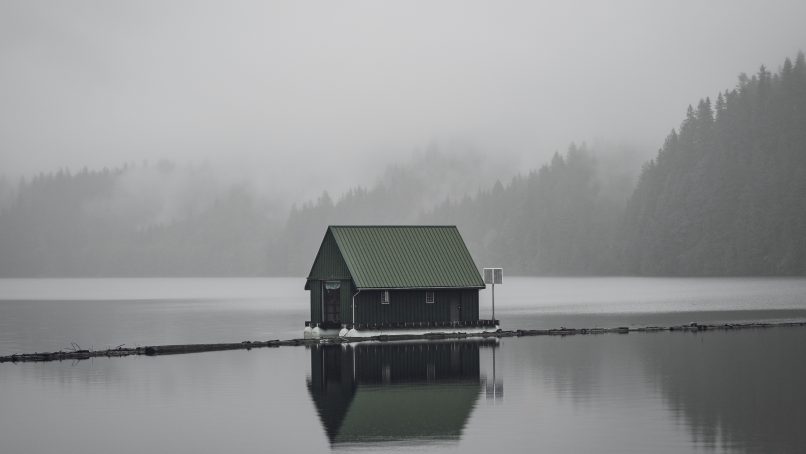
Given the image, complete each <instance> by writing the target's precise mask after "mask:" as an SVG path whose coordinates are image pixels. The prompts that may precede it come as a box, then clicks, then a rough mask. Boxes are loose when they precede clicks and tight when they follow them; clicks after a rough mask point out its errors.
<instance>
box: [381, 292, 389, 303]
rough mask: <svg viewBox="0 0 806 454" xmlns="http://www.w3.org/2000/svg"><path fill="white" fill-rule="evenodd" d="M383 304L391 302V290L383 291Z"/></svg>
mask: <svg viewBox="0 0 806 454" xmlns="http://www.w3.org/2000/svg"><path fill="white" fill-rule="evenodd" d="M381 304H389V290H383V291H381Z"/></svg>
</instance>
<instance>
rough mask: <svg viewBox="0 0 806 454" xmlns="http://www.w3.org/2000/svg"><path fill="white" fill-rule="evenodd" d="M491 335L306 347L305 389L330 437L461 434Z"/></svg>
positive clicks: (402, 438)
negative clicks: (308, 372) (472, 338)
mask: <svg viewBox="0 0 806 454" xmlns="http://www.w3.org/2000/svg"><path fill="white" fill-rule="evenodd" d="M495 344H496V341H495V340H488V341H481V342H476V341H474V342H471V341H452V342H442V341H439V342H437V341H431V342H383V343H360V344H352V345H348V344H341V345H338V344H331V345H327V344H325V345H317V346H314V347H311V376H310V377H309V378H308V391H309V392H310V394H311V398H312V399H313V402H314V405H315V406H316V409H317V412H318V413H319V417H320V419H321V420H322V425H323V426H324V429H325V432H326V434H327V437H328V439H329V440H330V443H331V444H338V443H367V442H370V443H373V442H407V443H408V442H412V441H422V442H433V441H446V440H447V441H449V440H459V438H460V437H461V436H462V430H463V429H464V426H465V424H466V423H467V420H468V418H469V417H470V414H471V413H472V411H473V408H474V407H475V405H476V402H477V400H478V398H479V395H480V394H481V392H482V389H483V387H484V384H485V382H486V380H484V379H483V377H482V375H481V373H480V364H479V362H480V361H479V357H480V351H479V349H480V348H484V347H491V346H494V345H495Z"/></svg>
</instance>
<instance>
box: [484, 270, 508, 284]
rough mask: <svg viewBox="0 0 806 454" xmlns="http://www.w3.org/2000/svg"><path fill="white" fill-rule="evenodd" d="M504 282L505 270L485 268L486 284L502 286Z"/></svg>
mask: <svg viewBox="0 0 806 454" xmlns="http://www.w3.org/2000/svg"><path fill="white" fill-rule="evenodd" d="M503 280H504V269H503V268H484V283H485V284H501V283H502V282H503Z"/></svg>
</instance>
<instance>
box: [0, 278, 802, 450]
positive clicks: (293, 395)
mask: <svg viewBox="0 0 806 454" xmlns="http://www.w3.org/2000/svg"><path fill="white" fill-rule="evenodd" d="M303 284H304V282H303V281H301V280H299V279H138V280H126V279H120V280H117V279H103V280H69V279H68V280H0V354H9V353H14V352H23V351H24V352H30V351H52V350H58V349H60V348H63V347H68V346H69V345H70V343H71V342H75V343H77V344H79V345H81V346H82V347H95V348H100V347H106V346H117V345H119V344H124V343H125V344H126V345H138V344H139V345H148V344H164V343H185V342H216V341H240V340H246V339H251V340H259V339H277V338H290V337H299V336H300V334H301V331H302V322H303V321H304V320H306V319H307V314H306V311H305V307H306V305H307V299H306V298H307V295H306V293H305V292H304V291H303V290H302V286H303ZM482 305H483V306H484V309H485V310H486V311H487V315H485V313H484V311H482V316H483V317H484V316H489V315H488V314H489V295H483V296H482ZM496 316H497V317H498V318H500V319H501V320H502V324H503V325H504V326H503V327H504V328H541V327H559V326H567V327H594V326H602V327H607V326H623V325H634V326H635V325H667V324H670V323H688V322H691V321H698V322H716V321H745V320H804V319H806V280H802V279H742V280H735V279H633V278H590V279H589V278H584V279H577V278H562V279H542V278H541V279H535V278H509V279H507V281H506V284H505V285H503V286H501V287H498V288H496ZM804 383H806V329H802V328H776V329H758V330H741V331H735V332H704V333H649V334H629V335H616V334H608V335H597V336H571V337H565V338H560V337H534V338H522V339H512V338H509V339H502V340H500V341H485V342H472V341H465V342H402V343H363V344H356V345H355V346H323V347H317V348H305V347H288V348H279V349H259V350H253V351H237V352H211V353H200V354H193V355H179V356H169V357H154V358H151V357H133V358H115V359H94V360H90V361H81V362H62V363H45V364H2V365H0V452H2V453H5V452H9V453H26V452H36V453H41V452H60V453H102V452H104V453H105V452H123V453H142V452H178V453H184V452H187V453H191V452H193V453H198V452H328V451H345V452H346V451H354V450H360V451H365V452H375V451H389V452H463V453H475V452H479V453H481V452H485V453H489V452H490V451H503V452H515V451H542V452H593V451H596V452H642V453H645V452H655V453H664V452H670V453H672V452H674V453H677V452H759V453H762V452H804V448H803V447H804V446H806V431H804V430H803V427H804V424H806V391H804V386H803V384H804Z"/></svg>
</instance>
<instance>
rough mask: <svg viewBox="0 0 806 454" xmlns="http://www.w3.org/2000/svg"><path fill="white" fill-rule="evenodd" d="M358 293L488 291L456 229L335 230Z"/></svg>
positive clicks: (345, 227)
mask: <svg viewBox="0 0 806 454" xmlns="http://www.w3.org/2000/svg"><path fill="white" fill-rule="evenodd" d="M328 231H329V232H330V233H331V234H332V235H333V238H334V239H335V240H336V244H337V245H338V249H339V251H340V252H341V255H342V257H343V258H344V262H345V263H346V264H347V268H348V269H349V271H350V276H351V277H352V279H353V283H354V284H355V286H356V288H359V289H385V288H457V287H459V288H484V281H483V280H482V279H481V275H479V270H478V268H477V267H476V264H475V263H474V262H473V257H471V256H470V251H468V250H467V246H465V242H464V240H462V236H461V235H460V234H459V230H458V229H457V228H456V226H453V225H450V226H447V225H446V226H419V225H417V226H402V225H383V226H378V225H372V226H330V227H328Z"/></svg>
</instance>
